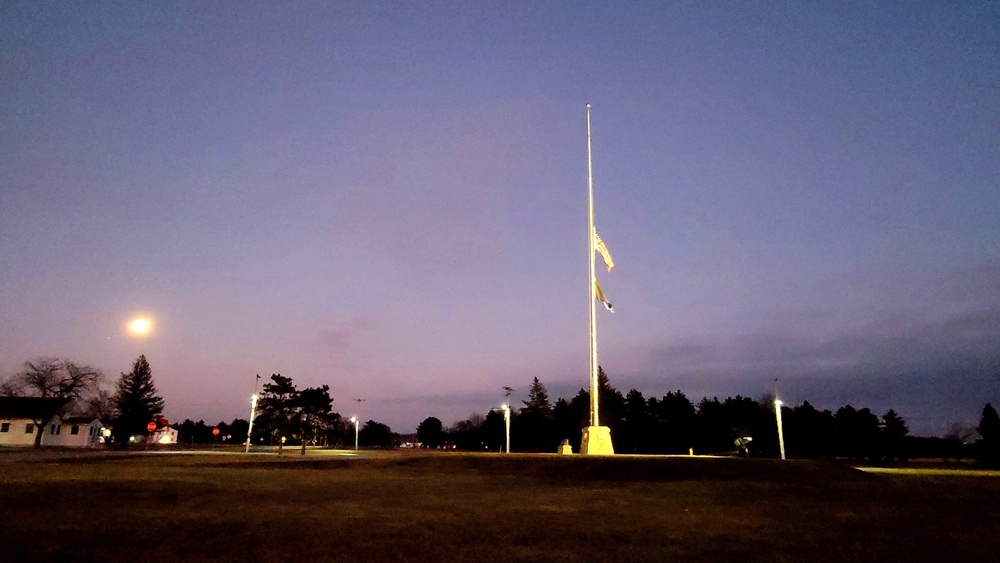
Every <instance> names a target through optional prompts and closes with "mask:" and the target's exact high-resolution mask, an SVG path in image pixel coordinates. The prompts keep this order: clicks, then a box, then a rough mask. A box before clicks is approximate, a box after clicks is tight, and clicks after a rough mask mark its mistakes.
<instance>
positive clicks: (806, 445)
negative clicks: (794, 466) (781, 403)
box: [782, 401, 836, 457]
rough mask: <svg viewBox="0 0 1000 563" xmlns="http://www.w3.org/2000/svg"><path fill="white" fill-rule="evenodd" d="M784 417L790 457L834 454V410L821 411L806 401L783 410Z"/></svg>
mask: <svg viewBox="0 0 1000 563" xmlns="http://www.w3.org/2000/svg"><path fill="white" fill-rule="evenodd" d="M782 418H783V422H784V432H785V449H786V450H787V453H788V456H789V457H819V456H822V455H832V453H833V450H834V448H835V447H836V444H835V436H836V434H835V422H834V418H833V413H832V412H830V411H829V410H823V411H819V410H817V409H816V407H814V406H812V405H811V404H809V401H804V402H803V403H802V404H801V405H799V406H798V407H795V408H792V409H789V410H787V411H786V410H782Z"/></svg>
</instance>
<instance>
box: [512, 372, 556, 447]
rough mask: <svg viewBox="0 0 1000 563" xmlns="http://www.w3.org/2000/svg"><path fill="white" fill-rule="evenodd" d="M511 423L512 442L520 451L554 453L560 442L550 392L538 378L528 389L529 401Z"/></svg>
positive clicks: (525, 402)
mask: <svg viewBox="0 0 1000 563" xmlns="http://www.w3.org/2000/svg"><path fill="white" fill-rule="evenodd" d="M522 402H523V403H524V408H522V409H521V410H520V411H519V412H518V413H517V416H516V417H515V418H514V419H513V421H512V422H511V434H512V435H513V437H512V438H511V442H512V443H513V445H514V447H515V448H516V449H517V450H519V451H534V452H554V451H556V446H557V445H558V442H559V440H557V439H555V437H554V434H555V426H554V421H553V418H552V403H550V402H549V392H548V390H546V389H545V385H542V383H541V382H540V381H538V378H537V377H536V378H534V380H533V381H532V382H531V387H530V388H529V389H528V400H527V401H522Z"/></svg>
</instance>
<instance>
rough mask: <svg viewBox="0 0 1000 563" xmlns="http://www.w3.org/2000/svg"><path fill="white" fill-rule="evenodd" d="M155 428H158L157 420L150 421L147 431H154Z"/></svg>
mask: <svg viewBox="0 0 1000 563" xmlns="http://www.w3.org/2000/svg"><path fill="white" fill-rule="evenodd" d="M153 430H156V423H155V422H150V423H149V424H147V425H146V431H147V432H152V431H153Z"/></svg>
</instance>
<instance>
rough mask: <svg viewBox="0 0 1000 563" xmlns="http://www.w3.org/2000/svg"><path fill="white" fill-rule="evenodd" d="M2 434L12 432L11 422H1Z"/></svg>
mask: <svg viewBox="0 0 1000 563" xmlns="http://www.w3.org/2000/svg"><path fill="white" fill-rule="evenodd" d="M0 432H10V422H8V421H6V420H5V421H3V422H0Z"/></svg>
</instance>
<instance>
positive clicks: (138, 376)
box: [113, 355, 163, 449]
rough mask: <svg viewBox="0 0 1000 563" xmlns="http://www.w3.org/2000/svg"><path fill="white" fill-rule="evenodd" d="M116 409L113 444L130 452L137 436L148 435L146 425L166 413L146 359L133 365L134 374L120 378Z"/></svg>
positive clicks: (130, 373)
mask: <svg viewBox="0 0 1000 563" xmlns="http://www.w3.org/2000/svg"><path fill="white" fill-rule="evenodd" d="M114 405H115V410H116V414H117V416H116V417H115V420H114V424H113V427H114V440H115V442H117V443H118V445H119V446H120V447H121V448H122V449H126V448H128V443H129V439H131V437H132V436H133V435H134V434H143V433H145V432H146V424H148V423H149V422H150V421H151V420H153V418H154V417H156V416H158V415H160V414H162V413H163V398H162V397H160V396H159V395H157V394H156V386H155V385H153V375H152V372H151V370H150V369H149V362H147V361H146V356H145V355H141V356H139V358H138V359H136V361H135V363H134V364H132V371H130V372H129V373H123V374H121V377H119V378H118V384H117V391H116V392H115V397H114Z"/></svg>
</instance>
